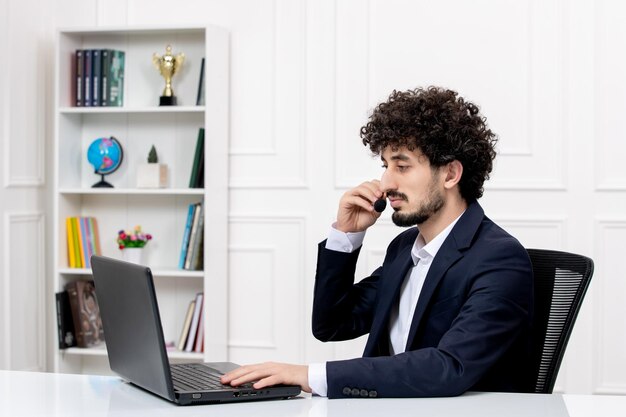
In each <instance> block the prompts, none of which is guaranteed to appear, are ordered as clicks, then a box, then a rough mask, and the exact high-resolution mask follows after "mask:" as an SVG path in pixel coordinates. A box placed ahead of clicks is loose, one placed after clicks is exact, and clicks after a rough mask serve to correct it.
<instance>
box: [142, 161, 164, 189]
mask: <svg viewBox="0 0 626 417" xmlns="http://www.w3.org/2000/svg"><path fill="white" fill-rule="evenodd" d="M166 187H167V165H165V164H142V165H139V166H138V167H137V188H166Z"/></svg>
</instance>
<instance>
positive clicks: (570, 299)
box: [527, 249, 593, 394]
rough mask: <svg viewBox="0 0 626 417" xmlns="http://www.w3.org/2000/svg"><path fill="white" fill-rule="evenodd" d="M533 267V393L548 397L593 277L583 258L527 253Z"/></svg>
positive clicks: (547, 252)
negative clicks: (534, 376)
mask: <svg viewBox="0 0 626 417" xmlns="http://www.w3.org/2000/svg"><path fill="white" fill-rule="evenodd" d="M527 251H528V255H529V256H530V260H531V262H532V265H533V274H534V284H535V312H534V318H533V327H534V329H533V352H532V355H533V358H532V360H533V362H532V363H533V366H535V367H536V369H535V375H536V380H535V392H537V393H546V394H551V393H552V390H553V388H554V383H555V381H556V377H557V375H558V373H559V368H560V366H561V361H562V359H563V355H564V354H565V348H566V346H567V342H568V340H569V337H570V334H571V332H572V328H573V327H574V322H575V321H576V316H577V315H578V311H579V310H580V305H581V304H582V301H583V298H584V296H585V292H586V291H587V287H588V286H589V282H590V281H591V277H592V275H593V261H592V260H591V259H589V258H587V257H586V256H582V255H576V254H573V253H567V252H559V251H553V250H545V249H527Z"/></svg>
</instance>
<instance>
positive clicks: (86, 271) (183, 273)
mask: <svg viewBox="0 0 626 417" xmlns="http://www.w3.org/2000/svg"><path fill="white" fill-rule="evenodd" d="M151 270H152V276H154V277H180V278H203V277H204V271H187V270H183V269H168V268H155V269H151ZM59 273H60V274H63V275H91V269H90V268H60V269H59Z"/></svg>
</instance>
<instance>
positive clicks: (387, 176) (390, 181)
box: [380, 169, 397, 193]
mask: <svg viewBox="0 0 626 417" xmlns="http://www.w3.org/2000/svg"><path fill="white" fill-rule="evenodd" d="M396 187H397V185H396V182H395V180H394V178H393V174H392V172H391V170H390V169H385V170H384V171H383V175H382V176H381V177H380V188H381V190H383V191H384V192H385V193H386V192H387V191H391V190H395V189H396Z"/></svg>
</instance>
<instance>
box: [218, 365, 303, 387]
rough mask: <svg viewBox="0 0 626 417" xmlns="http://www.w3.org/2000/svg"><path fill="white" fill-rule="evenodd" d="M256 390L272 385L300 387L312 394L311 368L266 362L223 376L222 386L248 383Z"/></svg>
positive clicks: (246, 366) (244, 367)
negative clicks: (310, 383)
mask: <svg viewBox="0 0 626 417" xmlns="http://www.w3.org/2000/svg"><path fill="white" fill-rule="evenodd" d="M253 381H257V382H255V383H254V384H253V387H254V388H255V389H261V388H264V387H268V386H271V385H277V384H286V385H300V387H302V391H304V392H311V387H310V386H309V367H308V366H306V365H290V364H287V363H276V362H265V363H260V364H256V365H245V366H242V367H240V368H237V369H235V370H234V371H230V372H228V373H227V374H224V375H223V376H222V384H230V385H232V386H234V387H236V386H238V385H241V384H245V383H247V382H253Z"/></svg>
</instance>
